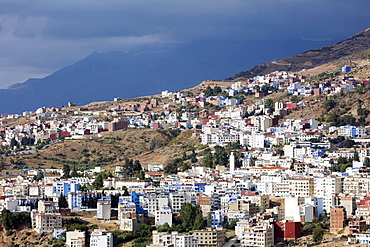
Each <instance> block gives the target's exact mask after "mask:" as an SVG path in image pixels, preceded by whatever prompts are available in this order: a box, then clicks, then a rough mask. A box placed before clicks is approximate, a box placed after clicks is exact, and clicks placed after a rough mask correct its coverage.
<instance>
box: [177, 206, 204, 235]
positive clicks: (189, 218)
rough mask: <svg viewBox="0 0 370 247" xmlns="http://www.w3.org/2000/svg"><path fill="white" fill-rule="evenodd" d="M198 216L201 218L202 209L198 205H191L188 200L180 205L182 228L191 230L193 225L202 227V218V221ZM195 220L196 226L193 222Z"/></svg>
mask: <svg viewBox="0 0 370 247" xmlns="http://www.w3.org/2000/svg"><path fill="white" fill-rule="evenodd" d="M198 215H200V216H198ZM197 217H198V219H197ZM200 217H201V218H202V219H203V216H202V210H201V209H200V206H199V205H195V206H193V204H191V203H188V202H185V203H184V204H183V205H182V207H181V209H180V219H181V225H182V226H183V227H184V229H186V230H191V229H194V227H204V226H205V222H204V219H203V222H202V221H201V218H200ZM196 219H197V220H196ZM195 222H196V223H197V225H196V226H195V224H194V223H195Z"/></svg>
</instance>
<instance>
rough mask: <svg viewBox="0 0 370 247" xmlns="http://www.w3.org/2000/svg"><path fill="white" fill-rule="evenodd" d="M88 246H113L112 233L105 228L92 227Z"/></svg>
mask: <svg viewBox="0 0 370 247" xmlns="http://www.w3.org/2000/svg"><path fill="white" fill-rule="evenodd" d="M90 247H113V234H112V233H111V232H109V231H106V230H105V229H94V231H93V232H92V233H91V237H90Z"/></svg>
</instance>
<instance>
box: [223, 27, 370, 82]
mask: <svg viewBox="0 0 370 247" xmlns="http://www.w3.org/2000/svg"><path fill="white" fill-rule="evenodd" d="M369 48H370V28H368V29H366V30H364V31H362V32H360V33H358V34H355V35H353V36H352V37H350V38H348V39H346V40H343V41H340V42H338V43H336V44H333V45H329V46H325V47H322V48H318V49H313V50H309V51H306V52H303V53H301V54H298V55H295V56H292V57H287V58H283V59H279V60H275V61H269V62H266V63H263V64H260V65H257V66H255V67H253V68H251V69H249V70H246V71H243V72H240V73H238V74H236V75H235V76H233V77H231V78H228V79H236V78H251V77H254V76H257V75H265V74H268V73H271V72H274V71H279V70H287V71H300V70H302V69H310V68H314V67H316V66H319V65H322V64H326V63H329V62H331V61H335V60H338V59H340V58H342V57H345V56H348V55H351V54H354V53H356V52H360V51H363V50H366V49H369Z"/></svg>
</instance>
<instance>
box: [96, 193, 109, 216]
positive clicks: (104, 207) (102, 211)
mask: <svg viewBox="0 0 370 247" xmlns="http://www.w3.org/2000/svg"><path fill="white" fill-rule="evenodd" d="M110 216H111V198H110V197H103V198H101V199H99V200H98V202H97V214H96V218H97V219H98V220H106V221H108V220H110Z"/></svg>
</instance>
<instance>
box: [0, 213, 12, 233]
mask: <svg viewBox="0 0 370 247" xmlns="http://www.w3.org/2000/svg"><path fill="white" fill-rule="evenodd" d="M1 221H2V222H1V223H2V225H3V226H4V228H5V230H7V231H9V230H11V229H14V228H15V225H14V219H13V215H12V213H11V212H10V211H9V210H7V209H3V211H1Z"/></svg>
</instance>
